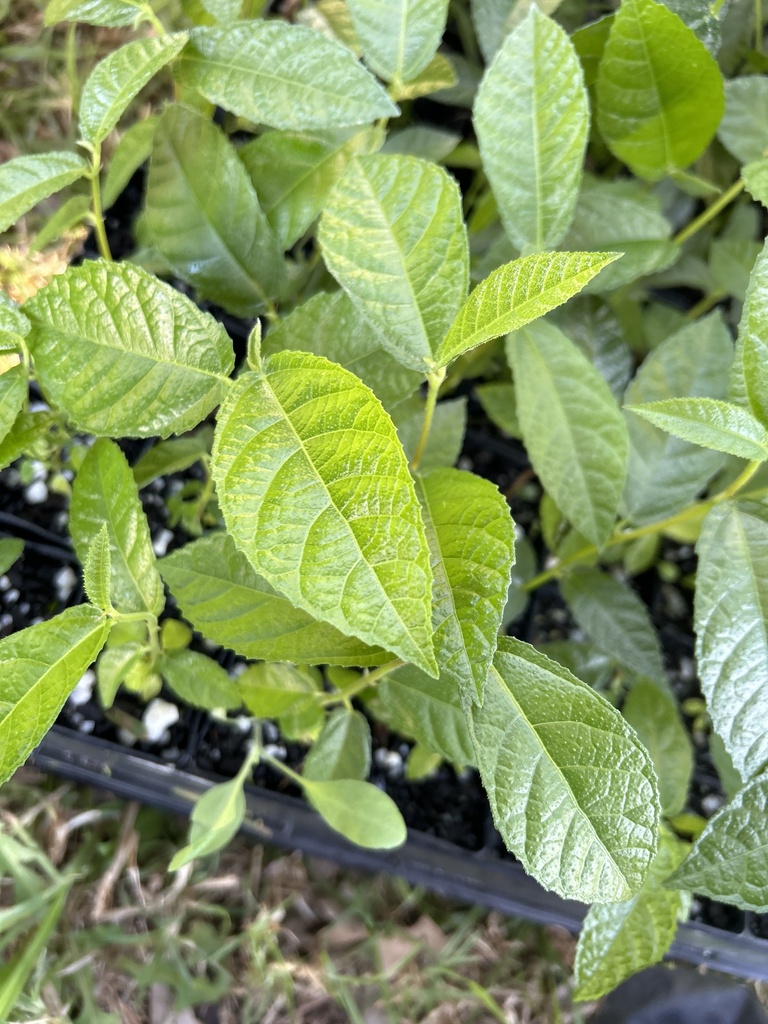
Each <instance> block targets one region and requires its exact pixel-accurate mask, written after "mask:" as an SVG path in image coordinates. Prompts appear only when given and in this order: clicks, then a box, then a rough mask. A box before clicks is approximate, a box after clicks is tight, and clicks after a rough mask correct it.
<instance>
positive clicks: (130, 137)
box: [102, 114, 159, 210]
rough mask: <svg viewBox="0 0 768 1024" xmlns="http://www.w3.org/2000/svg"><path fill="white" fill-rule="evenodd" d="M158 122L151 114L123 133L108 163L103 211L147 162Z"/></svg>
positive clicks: (103, 191)
mask: <svg viewBox="0 0 768 1024" xmlns="http://www.w3.org/2000/svg"><path fill="white" fill-rule="evenodd" d="M158 120H159V118H158V117H157V116H156V115H154V114H153V115H152V116H151V117H145V118H144V120H143V121H137V122H136V124H132V125H131V126H130V128H127V129H126V130H125V132H123V135H122V137H121V139H120V141H119V142H118V144H117V147H116V148H115V151H114V153H113V154H112V159H111V160H110V161H109V167H108V168H107V174H106V177H105V179H104V185H103V186H102V205H103V207H104V209H105V210H108V209H109V208H110V206H112V204H113V203H114V202H115V200H116V199H117V197H118V196H119V195H120V193H121V192H122V191H123V189H124V188H125V186H126V185H127V184H128V182H129V181H130V180H131V178H132V177H133V175H134V173H135V172H136V171H138V169H139V168H140V167H141V165H142V164H143V163H144V162H145V161H147V160H149V156H150V154H151V152H152V141H153V139H154V137H155V129H156V128H157V122H158Z"/></svg>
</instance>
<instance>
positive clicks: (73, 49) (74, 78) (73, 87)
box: [65, 24, 80, 120]
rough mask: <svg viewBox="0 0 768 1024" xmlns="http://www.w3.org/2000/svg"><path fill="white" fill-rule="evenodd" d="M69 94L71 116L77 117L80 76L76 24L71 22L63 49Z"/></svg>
mask: <svg viewBox="0 0 768 1024" xmlns="http://www.w3.org/2000/svg"><path fill="white" fill-rule="evenodd" d="M65 60H66V66H67V80H68V81H69V96H70V102H71V104H72V118H73V120H74V119H75V118H76V117H77V113H78V110H79V108H80V77H79V75H78V73H77V25H75V24H71V25H70V26H69V29H68V31H67V42H66V50H65Z"/></svg>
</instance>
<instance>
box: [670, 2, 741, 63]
mask: <svg viewBox="0 0 768 1024" xmlns="http://www.w3.org/2000/svg"><path fill="white" fill-rule="evenodd" d="M664 6H665V7H668V8H669V9H670V11H673V12H674V13H675V14H676V15H677V16H678V18H679V19H680V20H681V21H682V22H683V24H684V25H687V26H688V28H689V29H691V31H692V32H695V33H696V36H697V37H698V38H699V39H700V40H701V41H702V43H703V44H704V45H705V46H706V48H707V49H708V50H709V52H710V53H711V54H712V56H713V57H716V56H717V53H718V50H719V49H720V44H721V42H722V29H721V24H720V23H721V21H722V19H723V16H724V15H725V13H726V12H727V10H728V3H724V4H721V5H720V7H717V6H716V5H715V4H711V3H709V0H664Z"/></svg>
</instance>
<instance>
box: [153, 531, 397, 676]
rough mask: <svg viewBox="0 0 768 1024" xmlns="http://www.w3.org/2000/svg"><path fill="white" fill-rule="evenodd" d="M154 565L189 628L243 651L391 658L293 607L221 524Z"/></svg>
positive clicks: (327, 661) (273, 656)
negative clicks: (265, 577) (187, 620)
mask: <svg viewBox="0 0 768 1024" xmlns="http://www.w3.org/2000/svg"><path fill="white" fill-rule="evenodd" d="M159 565H160V572H161V573H162V575H163V578H164V579H165V580H166V582H167V584H168V586H169V587H170V589H171V592H172V593H173V596H174V597H175V599H176V602H177V603H178V605H179V607H180V609H181V611H182V614H183V615H184V616H185V618H187V619H189V621H190V622H191V623H192V625H193V626H194V627H195V629H197V630H199V631H200V632H201V633H202V634H203V635H204V636H207V637H209V638H210V639H211V640H213V641H214V642H215V643H217V644H221V645H222V646H223V647H229V648H231V650H233V651H235V652H236V653H237V654H240V655H242V656H243V657H244V658H254V659H257V658H258V659H263V660H265V661H286V660H288V659H289V658H290V659H291V660H294V659H295V660H296V661H297V662H299V663H300V664H302V665H358V666H360V667H371V666H373V665H381V664H383V663H384V662H386V661H388V660H391V658H390V656H389V655H388V654H387V653H386V652H384V651H382V650H381V649H380V648H374V647H368V646H367V645H366V644H364V643H363V642H362V641H361V640H355V639H353V638H352V637H347V636H343V635H342V634H341V633H340V632H339V631H338V630H337V629H334V627H333V626H330V625H328V623H326V622H318V621H317V620H316V619H313V618H312V617H311V616H310V615H307V613H306V612H303V611H300V610H299V609H298V608H294V607H293V605H292V604H290V602H289V601H287V600H286V599H285V598H284V597H281V596H280V595H279V594H278V593H277V592H276V591H275V590H274V589H273V588H272V587H270V585H269V584H268V583H267V581H266V580H265V579H263V578H262V577H261V576H258V575H257V574H256V572H255V571H254V570H253V568H252V566H251V563H250V562H249V561H248V559H247V558H246V557H245V555H244V554H243V553H242V552H240V551H238V550H237V548H236V547H235V544H234V541H233V540H232V538H231V537H228V536H227V535H226V534H225V533H224V532H223V531H222V532H217V533H212V534H209V535H208V536H207V537H203V538H201V539H200V540H196V541H193V543H191V544H187V545H185V546H184V547H183V548H180V549H179V550H178V551H174V552H173V554H171V555H167V556H166V557H165V558H163V559H161V560H160V563H159Z"/></svg>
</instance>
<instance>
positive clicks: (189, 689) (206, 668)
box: [159, 650, 242, 711]
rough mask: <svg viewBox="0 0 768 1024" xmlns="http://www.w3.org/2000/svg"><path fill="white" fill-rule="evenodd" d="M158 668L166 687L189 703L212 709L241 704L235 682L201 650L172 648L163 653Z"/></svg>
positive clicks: (236, 706)
mask: <svg viewBox="0 0 768 1024" xmlns="http://www.w3.org/2000/svg"><path fill="white" fill-rule="evenodd" d="M159 668H160V672H161V673H162V675H163V678H164V679H165V681H166V682H167V683H168V685H169V686H170V688H171V689H172V690H173V691H174V692H175V693H176V694H177V695H178V696H179V697H181V699H182V700H184V701H186V702H187V704H191V705H192V707H195V708H204V709H206V710H208V711H213V710H214V709H216V708H224V709H225V710H228V709H230V708H239V707H240V705H241V704H242V698H241V696H240V690H239V688H238V685H237V683H235V682H234V681H233V680H232V679H230V678H229V676H228V675H227V672H226V671H225V670H224V669H223V668H222V667H221V665H219V664H218V662H216V661H214V660H213V659H212V658H208V657H207V656H206V655H205V654H200V653H198V652H197V651H189V650H186V651H174V652H173V653H172V654H166V656H165V657H164V658H163V660H162V661H161V663H160V666H159Z"/></svg>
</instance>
